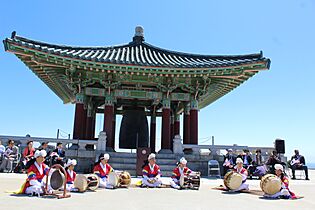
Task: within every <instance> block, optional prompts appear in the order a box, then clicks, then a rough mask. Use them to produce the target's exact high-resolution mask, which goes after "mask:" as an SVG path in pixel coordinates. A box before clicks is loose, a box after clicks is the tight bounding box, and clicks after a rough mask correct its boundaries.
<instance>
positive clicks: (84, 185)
mask: <svg viewBox="0 0 315 210" xmlns="http://www.w3.org/2000/svg"><path fill="white" fill-rule="evenodd" d="M98 186H99V177H98V176H97V175H96V174H78V175H77V176H76V177H75V180H74V187H75V188H77V189H78V190H79V192H85V191H86V190H92V191H94V190H96V189H97V188H98Z"/></svg>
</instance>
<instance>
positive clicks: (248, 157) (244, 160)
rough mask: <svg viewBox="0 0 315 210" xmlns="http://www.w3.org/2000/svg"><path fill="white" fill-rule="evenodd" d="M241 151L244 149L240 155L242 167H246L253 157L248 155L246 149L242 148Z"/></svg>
mask: <svg viewBox="0 0 315 210" xmlns="http://www.w3.org/2000/svg"><path fill="white" fill-rule="evenodd" d="M243 151H244V153H243V154H242V155H241V158H242V160H243V164H244V168H246V169H247V168H248V166H249V165H251V164H252V161H253V159H252V157H251V156H250V153H249V150H248V149H244V150H243Z"/></svg>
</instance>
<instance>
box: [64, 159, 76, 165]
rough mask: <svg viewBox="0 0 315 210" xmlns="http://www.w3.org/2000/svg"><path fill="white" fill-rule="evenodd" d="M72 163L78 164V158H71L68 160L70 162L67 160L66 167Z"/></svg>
mask: <svg viewBox="0 0 315 210" xmlns="http://www.w3.org/2000/svg"><path fill="white" fill-rule="evenodd" d="M71 165H74V166H75V165H77V160H75V159H72V160H71V159H69V160H68V162H67V164H66V165H65V166H66V167H69V166H71Z"/></svg>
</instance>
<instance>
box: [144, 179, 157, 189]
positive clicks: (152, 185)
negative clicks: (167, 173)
mask: <svg viewBox="0 0 315 210" xmlns="http://www.w3.org/2000/svg"><path fill="white" fill-rule="evenodd" d="M161 184H162V181H161V179H159V178H156V181H155V182H154V183H150V182H149V181H148V179H145V178H142V185H144V186H148V187H159V186H160V185H161Z"/></svg>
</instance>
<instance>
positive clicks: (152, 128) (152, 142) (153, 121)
mask: <svg viewBox="0 0 315 210" xmlns="http://www.w3.org/2000/svg"><path fill="white" fill-rule="evenodd" d="M155 141H156V113H155V111H152V114H151V124H150V148H151V152H155Z"/></svg>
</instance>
